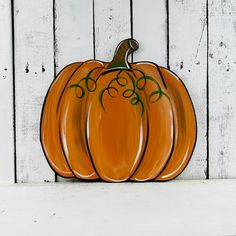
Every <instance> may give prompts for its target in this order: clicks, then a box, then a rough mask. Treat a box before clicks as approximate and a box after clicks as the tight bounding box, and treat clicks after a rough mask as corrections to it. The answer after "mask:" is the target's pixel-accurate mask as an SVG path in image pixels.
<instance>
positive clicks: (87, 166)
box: [59, 60, 103, 181]
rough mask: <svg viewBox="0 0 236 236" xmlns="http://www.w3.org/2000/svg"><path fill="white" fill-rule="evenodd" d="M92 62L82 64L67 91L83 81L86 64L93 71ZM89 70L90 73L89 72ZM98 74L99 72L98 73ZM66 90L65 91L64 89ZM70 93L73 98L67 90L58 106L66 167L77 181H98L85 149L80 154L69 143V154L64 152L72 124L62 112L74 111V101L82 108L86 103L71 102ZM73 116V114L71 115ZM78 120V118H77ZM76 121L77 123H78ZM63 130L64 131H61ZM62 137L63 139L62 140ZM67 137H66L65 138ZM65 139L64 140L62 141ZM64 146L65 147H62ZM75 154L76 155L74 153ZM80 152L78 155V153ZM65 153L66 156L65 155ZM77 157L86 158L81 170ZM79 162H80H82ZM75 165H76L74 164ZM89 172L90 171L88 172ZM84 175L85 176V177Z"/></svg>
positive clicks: (78, 150)
mask: <svg viewBox="0 0 236 236" xmlns="http://www.w3.org/2000/svg"><path fill="white" fill-rule="evenodd" d="M94 62H96V63H97V61H93V60H90V61H87V62H84V63H83V67H80V68H79V69H80V71H77V72H76V74H74V75H73V76H72V78H71V79H70V81H69V83H68V84H67V87H66V88H69V89H73V88H70V86H71V85H73V84H74V83H77V82H78V81H80V80H81V79H83V76H86V73H87V71H86V70H85V68H86V67H87V66H88V64H87V63H91V64H90V65H89V66H90V67H91V68H92V69H91V70H93V69H94V68H96V67H95V65H96V63H94ZM98 63H99V64H101V63H102V62H98ZM94 64H95V65H94ZM81 70H82V71H83V72H82V73H83V74H85V75H80V74H81ZM91 70H90V71H91ZM101 70H103V69H101ZM99 73H100V72H99ZM65 90H66V89H65ZM71 93H73V96H74V91H73V90H72V91H71V92H69V90H67V92H65V93H64V94H63V95H62V99H61V104H60V109H61V114H60V117H61V119H60V127H59V130H60V135H61V142H62V147H63V149H64V153H65V157H66V160H67V163H68V165H69V166H70V168H71V170H72V171H73V174H74V175H75V177H76V178H78V179H83V180H84V179H85V180H88V181H90V180H95V179H98V175H97V174H96V172H95V170H94V168H93V166H92V165H91V161H90V160H89V157H88V149H86V151H85V153H84V152H83V151H82V152H80V151H81V149H80V148H81V146H80V147H79V149H78V147H77V148H75V146H74V145H75V143H71V145H72V144H73V146H71V145H70V146H69V147H70V149H69V152H68V153H67V152H66V151H65V147H66V146H67V148H68V143H67V142H64V140H67V138H65V137H66V136H67V135H69V133H70V132H72V131H70V129H71V128H73V126H74V125H72V123H71V122H73V120H72V119H71V118H69V117H67V118H66V117H64V112H65V110H64V109H65V108H66V107H68V108H69V107H70V109H72V110H71V112H72V111H73V110H74V109H76V105H77V104H76V101H75V100H77V99H78V101H80V102H81V104H80V106H82V104H83V103H84V102H85V101H86V100H83V99H84V98H82V99H80V98H76V97H75V98H74V99H75V100H71V99H72V97H71V96H72V94H71ZM89 94H90V93H88V94H87V95H86V96H89ZM73 114H74V113H73ZM77 119H78V117H77ZM63 120H64V121H65V120H66V121H67V122H66V126H65V127H64V128H62V126H61V124H62V123H63V122H64V121H63ZM79 120H80V118H79ZM79 120H78V122H80V121H79ZM71 125H72V127H70V126H71ZM68 128H70V129H69V130H68ZM63 130H64V131H63ZM82 130H84V129H82ZM64 135H66V136H65V137H64ZM62 137H63V138H62ZM67 137H68V136H67ZM64 138H65V139H64ZM84 138H85V137H84ZM64 145H65V146H64ZM75 152H76V153H75ZM79 152H80V153H79ZM66 153H67V154H66ZM71 153H74V155H71ZM78 155H79V158H81V156H84V157H85V158H87V160H86V162H84V163H81V162H79V163H81V165H80V166H81V167H82V169H81V167H79V168H78V165H79V163H77V162H78V160H80V159H77V157H78ZM82 160H83V158H82ZM82 160H81V161H82ZM88 160H89V161H88ZM76 163H77V164H76ZM90 170H91V171H90ZM83 171H85V172H87V174H88V172H89V175H90V176H85V175H84V173H83ZM82 173H83V174H82ZM87 174H86V175H87Z"/></svg>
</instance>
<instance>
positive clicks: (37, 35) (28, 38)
mask: <svg viewBox="0 0 236 236" xmlns="http://www.w3.org/2000/svg"><path fill="white" fill-rule="evenodd" d="M14 4H15V7H14V8H15V11H14V15H15V65H16V145H17V148H16V151H17V153H16V155H17V181H18V182H41V181H54V179H55V178H54V177H55V176H54V173H53V172H52V170H51V169H50V167H49V165H48V163H47V161H46V159H45V157H44V154H43V151H42V148H41V145H40V141H39V136H40V134H39V124H40V115H41V109H42V104H43V101H44V97H45V95H46V92H47V89H48V87H49V85H50V83H51V81H52V80H53V75H54V63H53V1H52V0H40V1H36V0H35V1H32V0H15V1H14Z"/></svg>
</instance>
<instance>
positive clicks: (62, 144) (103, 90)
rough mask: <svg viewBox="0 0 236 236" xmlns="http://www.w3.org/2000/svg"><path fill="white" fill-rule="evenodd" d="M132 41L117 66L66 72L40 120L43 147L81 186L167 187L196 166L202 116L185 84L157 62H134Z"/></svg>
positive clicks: (90, 64) (76, 66)
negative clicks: (131, 60)
mask: <svg viewBox="0 0 236 236" xmlns="http://www.w3.org/2000/svg"><path fill="white" fill-rule="evenodd" d="M137 49H138V42H137V41H136V40H134V39H126V40H123V41H122V42H120V43H119V44H118V46H117V48H116V51H115V54H114V58H113V60H112V61H111V62H109V63H107V62H101V61H96V60H90V61H85V62H77V63H73V64H71V65H68V66H67V67H65V68H64V69H63V70H62V71H61V72H60V73H59V74H58V76H57V78H56V79H55V80H54V81H53V82H52V84H51V86H50V88H49V90H48V93H47V95H46V98H45V102H44V105H43V109H42V115H41V127H40V131H41V136H40V138H41V143H42V147H43V150H44V153H45V156H46V158H47V161H48V163H49V165H50V166H51V168H52V169H53V170H54V171H55V172H56V173H57V174H58V175H60V176H62V177H65V178H71V177H76V178H78V179H82V180H90V181H93V180H103V181H107V182H122V181H130V180H131V181H167V180H171V179H173V178H175V177H177V176H178V175H179V174H181V173H182V171H183V170H184V169H185V167H186V166H187V164H188V163H189V161H190V158H191V155H192V152H193V150H194V146H195V143H196V132H197V125H196V116H195V111H194V107H193V104H192V101H191V98H190V96H189V94H188V91H187V89H186V87H185V86H184V84H183V82H182V81H181V80H180V79H179V78H178V77H177V75H175V74H174V73H172V72H171V71H170V70H168V69H166V68H164V67H160V66H158V65H156V64H155V63H152V62H136V63H129V62H128V56H129V54H130V53H132V52H134V51H135V50H137Z"/></svg>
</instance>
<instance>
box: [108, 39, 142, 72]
mask: <svg viewBox="0 0 236 236" xmlns="http://www.w3.org/2000/svg"><path fill="white" fill-rule="evenodd" d="M137 49H138V42H137V41H136V40H135V39H125V40H123V41H121V42H120V43H119V44H118V46H117V47H116V51H115V54H114V57H113V59H112V61H111V62H110V63H109V64H108V66H107V69H114V68H119V69H122V68H124V69H129V68H130V65H129V62H128V56H129V54H130V53H132V52H134V51H136V50H137Z"/></svg>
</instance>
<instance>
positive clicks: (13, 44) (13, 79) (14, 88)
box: [11, 0, 17, 183]
mask: <svg viewBox="0 0 236 236" xmlns="http://www.w3.org/2000/svg"><path fill="white" fill-rule="evenodd" d="M14 9H15V8H14V0H11V31H12V35H11V36H12V77H13V78H12V92H13V104H12V105H13V124H12V125H13V142H14V144H13V145H14V146H13V149H14V183H17V160H16V82H15V81H16V72H15V15H14Z"/></svg>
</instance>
